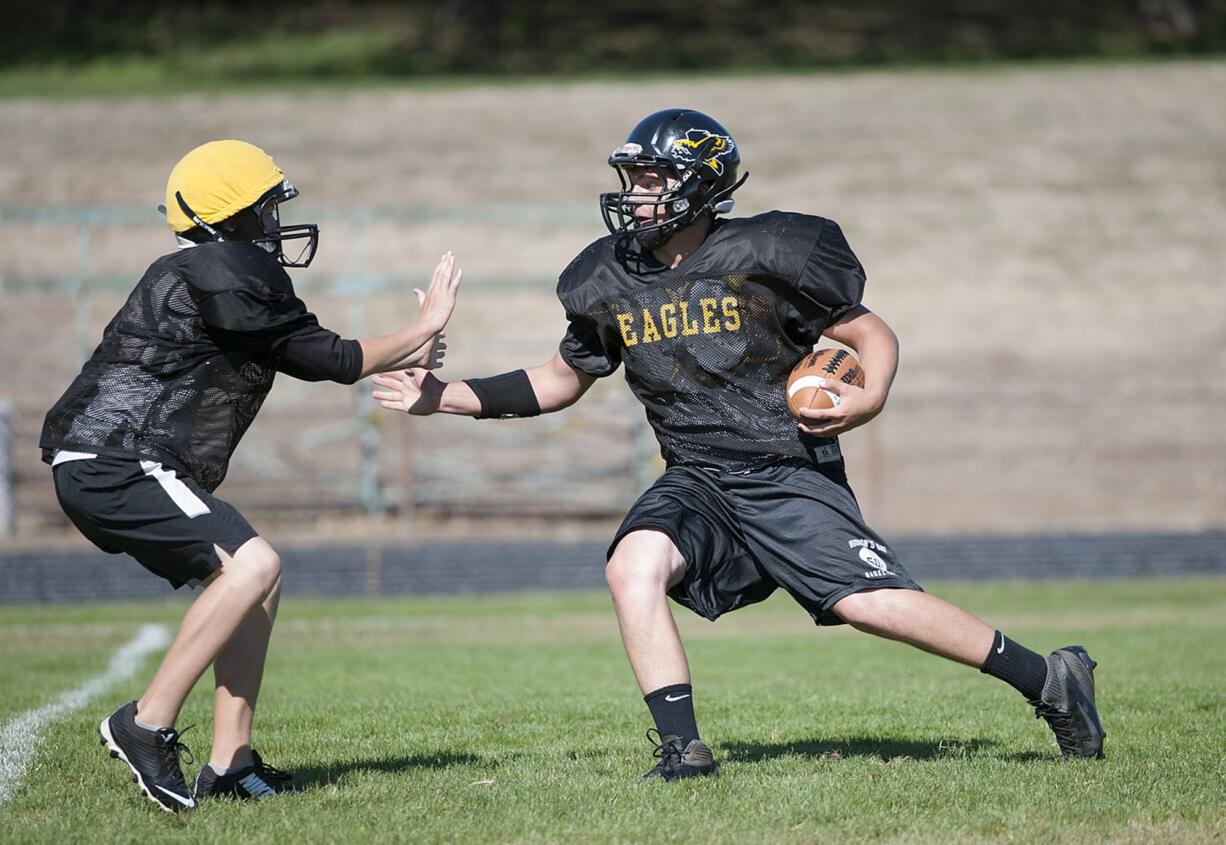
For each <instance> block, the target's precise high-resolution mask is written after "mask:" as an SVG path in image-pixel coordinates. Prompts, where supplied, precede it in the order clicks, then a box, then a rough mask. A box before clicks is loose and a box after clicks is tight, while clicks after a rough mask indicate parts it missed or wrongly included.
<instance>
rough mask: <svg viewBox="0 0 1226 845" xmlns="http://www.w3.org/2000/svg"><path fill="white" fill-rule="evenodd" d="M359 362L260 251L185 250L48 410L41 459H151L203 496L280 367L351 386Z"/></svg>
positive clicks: (139, 295)
mask: <svg viewBox="0 0 1226 845" xmlns="http://www.w3.org/2000/svg"><path fill="white" fill-rule="evenodd" d="M321 348H322V349H324V350H326V354H319V351H320V349H321ZM308 349H309V350H310V352H308V353H306V354H304V350H308ZM294 350H298V351H297V352H295V351H294ZM361 361H362V354H361V347H360V345H359V344H358V342H357V341H353V340H341V339H340V338H339V337H337V336H336V335H335V334H333V333H332V332H329V331H327V330H326V329H323V328H321V327H320V326H319V322H318V321H317V320H316V318H315V315H313V314H311V313H310V312H308V311H307V309H306V306H305V305H304V304H303V302H302V300H300V299H299V298H298V297H297V296H295V295H294V286H293V283H292V282H291V281H290V278H289V276H288V275H287V274H286V273H285V270H283V269H282V268H281V265H280V264H278V263H277V261H276V259H275V258H274V257H273V256H272V255H270V254H269V253H267V252H265V251H264V250H263V249H261V248H260V247H259V246H256V245H254V244H251V243H247V242H243V241H227V242H221V243H204V244H200V245H198V246H194V247H192V248H190V249H182V250H179V251H178V252H175V253H172V254H170V255H165V256H162V257H161V258H159V259H158V260H157V261H155V262H153V264H152V265H151V266H150V267H149V269H148V270H146V271H145V275H144V276H143V277H142V278H141V280H140V282H138V283H137V285H136V287H135V288H134V289H133V291H132V293H131V294H130V295H129V296H128V299H127V302H125V303H124V305H123V307H122V308H120V310H119V313H117V314H116V315H115V316H114V317H113V318H112V319H111V322H110V323H109V324H108V325H107V327H106V330H105V331H104V332H103V335H102V342H101V343H100V344H98V348H97V349H95V350H94V353H93V355H92V356H91V357H90V359H89V360H88V361H86V362H85V366H84V367H83V368H82V370H81V373H80V375H78V376H77V377H76V379H75V380H74V381H73V382H72V384H71V385H69V387H68V390H67V391H66V392H65V393H64V395H63V396H62V397H60V400H59V401H58V402H56V403H55V406H54V407H53V408H52V409H51V410H50V411H49V412H48V413H47V417H46V420H45V421H44V423H43V431H42V438H41V440H40V442H39V445H40V446H41V447H42V450H43V460H45V461H48V462H49V461H51V460H52V458H53V456H54V454H55V452H56V451H57V450H60V449H66V450H69V451H75V452H92V453H96V454H99V455H110V456H114V457H133V458H136V457H140V458H148V459H152V460H157V461H161V462H165V463H167V464H168V465H169V466H172V467H175V468H177V469H178V470H180V471H181V472H185V473H187V474H188V475H190V476H191V477H192V478H194V479H195V480H196V482H197V483H199V484H200V486H201V487H203V488H205V489H206V490H208V491H210V492H211V491H213V490H214V489H216V488H217V485H219V484H220V483H221V481H222V479H223V478H225V475H226V469H227V467H228V465H229V462H230V456H231V455H232V454H233V452H234V448H235V446H237V445H238V441H239V439H240V438H242V436H243V433H244V432H246V430H247V427H248V426H249V425H250V424H251V421H252V420H253V419H255V415H256V412H257V411H259V410H260V405H261V404H263V402H264V398H265V397H266V396H267V395H268V391H269V389H270V388H271V387H272V383H273V377H274V376H275V375H276V372H277V370H282V371H285V372H289V373H290V374H292V375H294V376H297V377H299V378H307V379H323V378H331V379H333V380H336V381H349V382H352V381H356V380H357V377H358V374H359V372H360V370H361Z"/></svg>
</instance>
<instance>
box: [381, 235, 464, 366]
mask: <svg viewBox="0 0 1226 845" xmlns="http://www.w3.org/2000/svg"><path fill="white" fill-rule="evenodd" d="M463 276H464V271H463V270H460V269H458V268H457V267H456V266H455V256H454V255H452V254H451V253H450V252H448V253H446V254H445V255H443V257H442V258H441V259H439V262H438V266H437V267H435V268H434V275H433V276H432V277H431V279H430V286H429V287H428V288H427V289H426V290H425V291H424V292H423V291H422V290H420V289H418V288H414V289H413V292H414V293H415V294H416V295H417V304H418V306H419V307H420V309H421V313H420V315H419V316H418V318H417V321H416V322H415V323H412V324H411V325H408V326H406V327H404V328H403V329H401V330H400V331H398V332H394V333H392V334H389V335H383V336H382V337H375V338H370V339H369V340H362V341H359V343H361V346H362V377H363V378H365V377H366V376H369V375H374V374H375V373H381V372H383V371H384V370H390V369H397V368H406V367H421V368H424V369H433V368H435V367H438V366H439V365H440V364H441V363H442V353H443V350H444V349H446V345H445V344H444V343H443V342H442V340H441V337H440V333H441V332H442V331H443V329H444V328H445V327H446V325H447V321H448V320H450V319H451V314H452V312H453V311H455V303H456V294H457V293H458V292H459V289H460V280H461V279H462V278H463Z"/></svg>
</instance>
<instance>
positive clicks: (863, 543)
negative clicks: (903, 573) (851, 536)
mask: <svg viewBox="0 0 1226 845" xmlns="http://www.w3.org/2000/svg"><path fill="white" fill-rule="evenodd" d="M847 545H848V546H850V547H851V548H853V549H857V548H858V549H859V550H860V552H859V554H860V560H862V561H864V562H865V563H867V564H868V565H869V566H871V567H872V569H869V570H867V571H866V572H865V573H864V577H865V578H885V577H887V576H893V577H895V578H897V577H898V575H897V574H896V573H894V572H891V571H890V567H889V565H888V564H886V562H885V560H884V559H883V558H882V557H881V555H888V554H889V553H890V550H889V549H887V548H886V547H885V546H883V545H881V544H880V543H875V542H873V541H872V540H848V541H847Z"/></svg>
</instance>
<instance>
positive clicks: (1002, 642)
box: [996, 634, 1005, 654]
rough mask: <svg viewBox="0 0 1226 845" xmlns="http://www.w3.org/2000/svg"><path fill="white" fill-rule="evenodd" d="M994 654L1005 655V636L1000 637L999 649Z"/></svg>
mask: <svg viewBox="0 0 1226 845" xmlns="http://www.w3.org/2000/svg"><path fill="white" fill-rule="evenodd" d="M996 653H997V654H1004V653H1005V635H1004V634H1001V635H1000V647H999V648H997V649H996Z"/></svg>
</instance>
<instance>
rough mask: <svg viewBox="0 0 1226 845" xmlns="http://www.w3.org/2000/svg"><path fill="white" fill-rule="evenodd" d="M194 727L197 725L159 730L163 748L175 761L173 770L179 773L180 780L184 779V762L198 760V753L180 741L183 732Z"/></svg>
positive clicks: (188, 762) (172, 760) (192, 762)
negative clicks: (181, 728)
mask: <svg viewBox="0 0 1226 845" xmlns="http://www.w3.org/2000/svg"><path fill="white" fill-rule="evenodd" d="M194 727H196V726H195V725H188V726H187V727H186V728H184V729H183V730H181V731H176V730H175V729H174V728H166V729H165V730H161V731H158V736H159V737H161V739H162V742H163V748H164V749H165V750H166V753H167V755H168V756H169V759H170V761H171V762H172V763H174V766H173V768H172V771H174V772H178V773H179V778H178V779H179V780H182V779H183V763H184V762H186V763H187V764H188V765H192V764H194V763H195V762H196V755H194V754H192V750H191V749H190V748H188V747H187V746H186V745H184V744H183V743H182V742H181V741H180V740H181V739H182V737H183V734H185V733H187V732H188V731H190V730H191V729H192V728H194ZM186 786H187V784H186V782H184V787H186Z"/></svg>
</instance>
